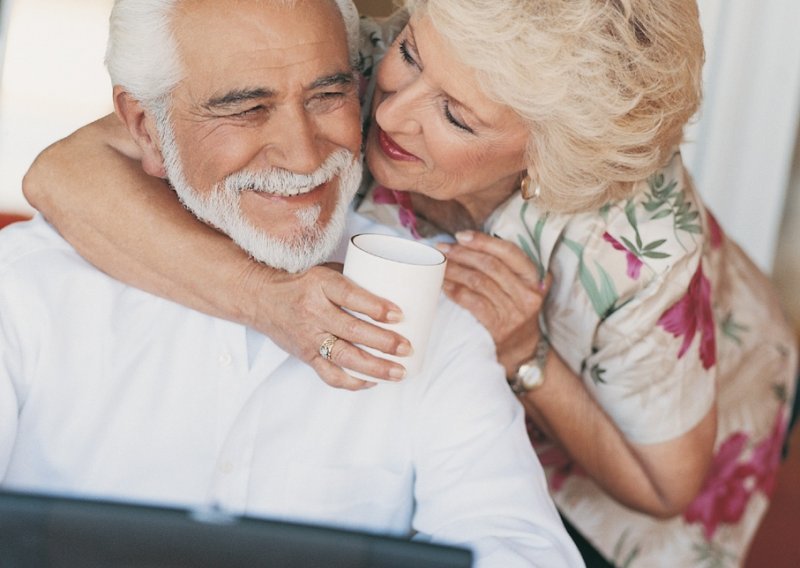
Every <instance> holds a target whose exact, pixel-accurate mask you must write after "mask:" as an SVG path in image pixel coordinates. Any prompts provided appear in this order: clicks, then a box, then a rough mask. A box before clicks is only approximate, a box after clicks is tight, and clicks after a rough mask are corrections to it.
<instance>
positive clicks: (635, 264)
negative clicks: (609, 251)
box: [603, 232, 642, 280]
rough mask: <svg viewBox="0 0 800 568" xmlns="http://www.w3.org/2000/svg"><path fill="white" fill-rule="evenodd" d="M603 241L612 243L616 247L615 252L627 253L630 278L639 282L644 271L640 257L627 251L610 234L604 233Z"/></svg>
mask: <svg viewBox="0 0 800 568" xmlns="http://www.w3.org/2000/svg"><path fill="white" fill-rule="evenodd" d="M603 239H604V240H605V241H606V242H609V243H611V246H612V247H614V250H618V251H623V252H625V259H626V260H627V261H628V277H629V278H630V279H631V280H638V278H639V274H640V273H641V271H642V261H641V260H640V259H639V257H638V256H636V255H635V254H633V253H632V252H631V251H629V250H628V249H626V248H625V246H624V245H623V244H622V243H621V242H619V241H618V240H617V239H615V238H614V237H612V236H611V235H610V234H608V232H605V233H603Z"/></svg>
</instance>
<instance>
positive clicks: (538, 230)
mask: <svg viewBox="0 0 800 568" xmlns="http://www.w3.org/2000/svg"><path fill="white" fill-rule="evenodd" d="M529 205H530V204H529V203H527V202H526V203H525V204H523V206H522V207H521V208H520V212H519V216H520V221H522V226H523V227H525V231H526V232H527V233H528V238H529V239H530V242H531V243H532V244H533V247H534V249H535V253H534V251H533V250H531V247H530V246H529V245H528V243H527V242H526V241H525V239H523V237H522V235H517V240H518V241H519V243H520V248H522V250H523V251H524V252H525V254H526V255H528V258H530V259H531V261H532V262H533V263H534V264H536V270H537V271H538V273H539V280H544V277H545V268H544V263H543V262H542V232H543V231H544V224H545V223H546V222H547V215H546V214H545V215H543V216H541V217H539V218H538V219H537V220H536V225H535V226H534V228H533V231H531V228H530V225H528V221H527V219H526V218H525V212H526V211H527V210H528V206H529Z"/></svg>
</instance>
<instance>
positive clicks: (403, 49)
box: [398, 39, 420, 69]
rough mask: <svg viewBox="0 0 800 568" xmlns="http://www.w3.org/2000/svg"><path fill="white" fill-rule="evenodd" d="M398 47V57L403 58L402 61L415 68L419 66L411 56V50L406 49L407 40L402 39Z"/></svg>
mask: <svg viewBox="0 0 800 568" xmlns="http://www.w3.org/2000/svg"><path fill="white" fill-rule="evenodd" d="M398 49H399V50H400V57H402V58H403V61H405V62H406V63H407V64H408V65H411V66H412V67H416V68H417V69H419V68H420V67H419V64H418V63H417V61H416V60H415V59H414V58H413V57H412V56H411V52H409V51H408V40H405V39H404V40H403V41H401V42H400V44H399V46H398Z"/></svg>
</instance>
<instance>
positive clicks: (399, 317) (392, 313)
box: [386, 310, 403, 323]
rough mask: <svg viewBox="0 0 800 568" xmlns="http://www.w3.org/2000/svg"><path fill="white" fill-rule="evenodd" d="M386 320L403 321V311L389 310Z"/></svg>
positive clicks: (391, 321)
mask: <svg viewBox="0 0 800 568" xmlns="http://www.w3.org/2000/svg"><path fill="white" fill-rule="evenodd" d="M386 321H388V322H389V323H397V322H400V321H403V312H401V311H400V310H389V312H388V313H387V314H386Z"/></svg>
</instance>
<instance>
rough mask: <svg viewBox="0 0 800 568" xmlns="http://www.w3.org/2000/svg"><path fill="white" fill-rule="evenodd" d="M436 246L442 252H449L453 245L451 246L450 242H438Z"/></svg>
mask: <svg viewBox="0 0 800 568" xmlns="http://www.w3.org/2000/svg"><path fill="white" fill-rule="evenodd" d="M436 248H437V249H438V250H439V251H440V252H443V253H445V254H447V253H448V252H450V249H451V248H452V247H451V246H450V245H449V244H447V243H437V244H436Z"/></svg>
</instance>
